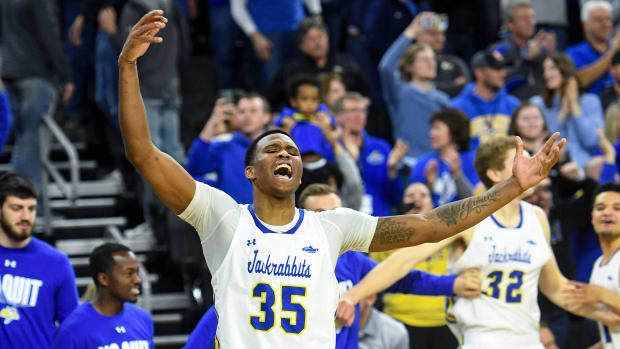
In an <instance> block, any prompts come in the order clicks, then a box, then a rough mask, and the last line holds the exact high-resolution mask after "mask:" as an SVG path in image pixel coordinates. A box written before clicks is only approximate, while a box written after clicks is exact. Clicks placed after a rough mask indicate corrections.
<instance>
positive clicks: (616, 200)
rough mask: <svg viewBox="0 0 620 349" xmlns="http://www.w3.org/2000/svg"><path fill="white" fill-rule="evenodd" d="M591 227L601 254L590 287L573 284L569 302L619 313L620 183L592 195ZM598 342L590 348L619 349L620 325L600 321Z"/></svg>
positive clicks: (602, 187) (601, 187)
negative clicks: (596, 236)
mask: <svg viewBox="0 0 620 349" xmlns="http://www.w3.org/2000/svg"><path fill="white" fill-rule="evenodd" d="M592 197H593V198H594V200H593V201H594V205H593V208H592V226H593V227H594V231H595V232H596V234H597V235H598V240H599V243H600V244H601V249H602V250H603V255H602V256H600V257H599V258H598V259H597V260H596V262H594V267H593V268H592V275H591V276H590V284H583V283H579V282H573V284H574V285H575V286H576V287H575V289H573V290H570V293H571V301H572V302H576V303H579V304H603V305H604V307H606V308H608V309H610V310H612V311H613V312H615V313H616V314H620V184H615V183H606V184H602V185H601V186H600V187H598V188H597V189H596V191H595V192H594V194H593V195H592ZM598 328H599V333H600V334H601V341H600V342H599V343H598V344H597V346H594V347H593V348H602V349H620V326H615V327H610V326H606V325H605V324H603V323H601V322H600V321H599V323H598Z"/></svg>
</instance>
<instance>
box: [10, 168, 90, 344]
mask: <svg viewBox="0 0 620 349" xmlns="http://www.w3.org/2000/svg"><path fill="white" fill-rule="evenodd" d="M0 206H1V216H0V256H1V258H0V347H1V348H2V349H23V348H49V346H50V343H51V342H52V336H53V333H54V331H55V330H56V323H60V324H62V323H63V322H64V321H65V319H66V318H67V316H69V314H70V313H71V312H72V311H73V310H74V309H75V307H77V305H78V295H77V287H76V285H75V274H74V272H73V268H72V267H71V263H70V262H69V258H67V256H66V255H65V254H63V253H61V252H59V251H57V250H56V249H54V248H53V247H51V246H50V245H48V244H47V243H45V242H43V241H41V240H39V239H37V238H35V237H33V236H32V228H33V227H34V224H35V217H36V213H37V192H36V189H35V187H34V185H33V184H32V182H31V181H30V180H28V179H27V178H26V177H25V176H23V175H21V174H15V173H4V174H2V175H0Z"/></svg>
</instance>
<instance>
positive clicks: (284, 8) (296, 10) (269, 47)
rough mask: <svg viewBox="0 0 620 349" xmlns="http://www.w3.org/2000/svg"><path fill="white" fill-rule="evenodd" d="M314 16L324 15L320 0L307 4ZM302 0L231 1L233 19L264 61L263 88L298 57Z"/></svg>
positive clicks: (261, 72) (307, 2)
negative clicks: (295, 55)
mask: <svg viewBox="0 0 620 349" xmlns="http://www.w3.org/2000/svg"><path fill="white" fill-rule="evenodd" d="M303 3H305V4H306V6H307V8H308V11H309V12H310V14H311V15H312V16H320V15H321V2H320V0H304V1H303ZM303 3H302V0H231V2H230V8H231V11H232V16H233V18H234V19H235V22H237V25H239V27H241V29H242V30H243V32H244V33H245V35H247V36H248V38H250V41H251V42H252V46H253V47H254V53H255V55H256V57H257V58H258V60H260V61H261V67H260V71H259V73H260V82H259V83H258V86H259V87H262V86H264V85H265V84H266V83H267V82H269V81H270V80H271V79H273V77H274V75H275V74H276V72H277V71H278V70H279V69H280V68H281V67H282V66H283V65H284V61H285V60H286V59H288V58H290V57H292V56H293V55H294V54H295V30H297V27H298V26H299V24H300V22H301V21H302V19H303V18H304V17H305V14H304V8H303Z"/></svg>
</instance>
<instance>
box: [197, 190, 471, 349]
mask: <svg viewBox="0 0 620 349" xmlns="http://www.w3.org/2000/svg"><path fill="white" fill-rule="evenodd" d="M299 206H300V207H301V208H304V209H306V210H310V211H315V212H321V211H327V210H332V209H335V208H338V207H342V201H341V199H340V197H339V196H338V193H337V192H336V191H335V190H334V189H333V188H332V187H330V186H329V185H326V184H310V185H309V186H308V187H306V189H304V191H303V192H302V193H301V194H300V195H299ZM377 264H378V263H377V262H375V261H373V260H372V259H370V258H369V257H368V256H366V255H365V254H363V253H361V252H357V251H348V252H345V253H344V254H343V255H342V256H340V257H339V258H338V263H336V279H337V280H338V285H339V287H340V292H341V294H344V293H345V292H346V291H348V290H349V289H350V288H351V287H353V285H355V284H357V283H358V282H359V281H360V280H361V279H362V278H363V277H364V276H366V274H368V272H369V271H370V270H371V269H372V268H374V267H375V266H376V265H377ZM480 286H481V279H480V276H479V273H478V274H477V273H471V272H467V273H463V274H461V275H459V276H458V277H457V276H456V275H451V276H437V275H433V274H429V273H425V272H423V271H419V270H412V271H411V272H410V273H408V274H407V275H405V276H404V277H403V278H402V279H400V280H399V281H397V282H396V283H394V285H392V286H391V287H389V288H387V289H386V292H391V293H407V294H417V295H433V296H442V295H445V296H453V295H455V294H456V295H459V296H463V297H471V296H477V295H478V294H479V292H480ZM356 310H357V311H356V317H355V321H354V322H353V324H352V325H351V326H342V327H340V326H338V328H337V330H336V348H342V349H345V348H346V349H355V348H357V347H358V346H357V344H358V332H359V324H358V322H359V306H357V309H356ZM216 328H217V317H216V316H215V311H214V308H213V307H211V308H210V309H209V310H208V311H207V312H206V313H205V314H204V315H203V317H202V319H200V322H199V323H198V325H196V328H195V329H194V331H192V334H191V335H190V337H189V339H188V340H187V345H186V346H185V349H210V348H213V347H214V346H215V341H214V339H215V329H216Z"/></svg>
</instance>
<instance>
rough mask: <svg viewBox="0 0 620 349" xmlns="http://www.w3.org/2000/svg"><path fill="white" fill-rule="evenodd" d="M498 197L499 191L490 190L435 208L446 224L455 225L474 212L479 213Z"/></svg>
mask: <svg viewBox="0 0 620 349" xmlns="http://www.w3.org/2000/svg"><path fill="white" fill-rule="evenodd" d="M499 198H500V192H499V191H490V192H487V193H485V194H483V195H480V196H475V197H473V198H469V199H465V200H461V201H457V202H453V203H449V204H446V205H443V206H440V207H438V208H437V211H436V213H437V217H439V220H440V221H441V222H442V223H443V224H445V225H446V226H448V227H449V226H451V225H456V224H457V223H458V222H459V221H464V220H466V219H467V217H469V215H470V214H471V213H472V212H474V213H477V214H479V213H480V212H481V211H482V209H483V208H484V207H486V206H489V205H490V204H491V203H492V202H495V201H498V200H499Z"/></svg>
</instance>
